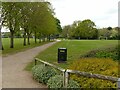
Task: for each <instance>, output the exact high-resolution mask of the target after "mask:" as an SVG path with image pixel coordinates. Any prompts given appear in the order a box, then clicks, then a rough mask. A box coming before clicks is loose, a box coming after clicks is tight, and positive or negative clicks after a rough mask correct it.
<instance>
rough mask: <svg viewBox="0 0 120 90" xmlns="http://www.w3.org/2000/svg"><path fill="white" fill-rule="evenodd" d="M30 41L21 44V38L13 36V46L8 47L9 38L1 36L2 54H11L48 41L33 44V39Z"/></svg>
mask: <svg viewBox="0 0 120 90" xmlns="http://www.w3.org/2000/svg"><path fill="white" fill-rule="evenodd" d="M30 42H31V45H27V46H23V38H15V39H14V48H10V39H9V38H3V39H2V44H3V47H4V50H3V51H2V55H3V56H5V55H7V54H13V53H16V52H20V51H24V50H26V49H30V48H33V47H36V46H39V45H43V44H45V43H48V42H43V43H37V44H35V42H34V39H30Z"/></svg>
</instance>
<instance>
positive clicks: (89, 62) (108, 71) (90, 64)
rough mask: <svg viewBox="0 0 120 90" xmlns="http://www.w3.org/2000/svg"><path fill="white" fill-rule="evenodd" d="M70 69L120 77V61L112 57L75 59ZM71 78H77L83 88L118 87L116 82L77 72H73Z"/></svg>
mask: <svg viewBox="0 0 120 90" xmlns="http://www.w3.org/2000/svg"><path fill="white" fill-rule="evenodd" d="M69 69H72V70H79V71H83V72H90V73H93V74H102V75H106V76H113V77H118V63H117V62H115V61H113V60H111V59H97V58H86V59H85V58H84V59H80V60H77V61H74V62H73V63H72V64H71V65H70V66H69ZM71 78H72V79H73V80H76V81H77V82H78V83H79V85H80V87H81V88H116V83H113V82H111V81H108V80H101V79H95V78H87V77H84V76H79V75H75V74H71Z"/></svg>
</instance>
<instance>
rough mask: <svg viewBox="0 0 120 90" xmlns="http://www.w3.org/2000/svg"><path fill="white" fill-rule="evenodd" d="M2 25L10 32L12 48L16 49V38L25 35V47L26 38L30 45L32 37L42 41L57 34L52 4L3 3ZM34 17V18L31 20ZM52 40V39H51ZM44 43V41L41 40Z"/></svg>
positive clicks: (44, 2)
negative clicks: (43, 38)
mask: <svg viewBox="0 0 120 90" xmlns="http://www.w3.org/2000/svg"><path fill="white" fill-rule="evenodd" d="M1 16H2V25H3V26H5V27H7V28H8V29H9V30H10V38H11V40H10V44H11V45H10V47H11V48H14V36H18V37H21V34H20V33H19V32H20V31H22V34H23V33H24V35H23V37H24V46H25V45H26V38H27V39H28V45H30V40H29V38H30V37H31V36H34V37H35V43H36V39H37V38H39V39H42V36H44V37H47V36H50V35H54V34H55V33H56V32H57V26H58V25H57V24H56V19H55V17H54V11H53V8H52V5H51V3H49V2H46V1H44V0H43V2H39V3H38V2H32V3H31V2H19V3H18V2H3V3H2V15H1ZM31 17H32V18H31ZM49 40H50V39H49ZM41 41H43V40H41Z"/></svg>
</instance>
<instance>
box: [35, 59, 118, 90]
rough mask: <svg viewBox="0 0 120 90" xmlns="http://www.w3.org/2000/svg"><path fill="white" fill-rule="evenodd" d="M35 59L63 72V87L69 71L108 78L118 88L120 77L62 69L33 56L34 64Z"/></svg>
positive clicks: (91, 76) (92, 76)
mask: <svg viewBox="0 0 120 90" xmlns="http://www.w3.org/2000/svg"><path fill="white" fill-rule="evenodd" d="M37 61H39V62H41V63H43V64H44V65H45V66H46V65H48V66H51V67H53V68H56V69H57V70H59V71H61V72H62V73H63V86H64V87H65V88H66V87H67V85H68V81H69V78H70V73H73V74H78V75H81V76H85V77H90V78H97V79H103V80H109V81H112V82H117V88H119V89H120V78H117V77H111V76H105V75H100V74H92V73H88V72H81V71H76V70H69V69H63V68H60V67H57V66H55V65H53V64H50V63H48V62H45V61H43V60H40V59H38V58H35V65H36V64H37Z"/></svg>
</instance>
